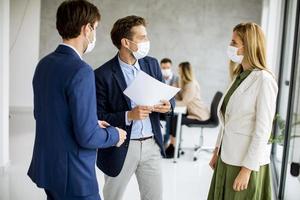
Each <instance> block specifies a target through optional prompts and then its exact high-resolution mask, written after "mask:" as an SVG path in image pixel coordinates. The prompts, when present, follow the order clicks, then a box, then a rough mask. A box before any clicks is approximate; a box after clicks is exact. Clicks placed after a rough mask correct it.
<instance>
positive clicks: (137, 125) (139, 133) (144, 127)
mask: <svg viewBox="0 0 300 200" xmlns="http://www.w3.org/2000/svg"><path fill="white" fill-rule="evenodd" d="M118 60H119V64H120V66H121V70H122V72H123V75H124V77H125V81H126V84H127V86H128V85H130V84H131V83H132V81H133V80H134V79H135V77H136V75H137V74H138V73H139V71H140V70H141V68H140V65H139V62H138V61H137V62H135V64H134V65H129V64H127V63H125V62H123V61H122V60H121V59H120V57H119V56H118ZM130 102H131V107H132V108H134V107H136V106H137V104H135V103H134V102H133V101H130ZM125 119H126V124H127V125H130V123H131V122H129V121H128V119H127V112H126V114H125ZM132 123H133V124H132V129H131V138H130V139H139V138H144V137H150V136H153V131H152V126H151V121H150V118H149V117H148V118H146V119H144V120H134V121H132Z"/></svg>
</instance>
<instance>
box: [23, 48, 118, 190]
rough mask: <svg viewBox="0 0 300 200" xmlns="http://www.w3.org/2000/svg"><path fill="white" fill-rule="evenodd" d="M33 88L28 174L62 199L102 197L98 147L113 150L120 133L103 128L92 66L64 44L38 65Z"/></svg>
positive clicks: (39, 184) (40, 185) (113, 129)
mask: <svg viewBox="0 0 300 200" xmlns="http://www.w3.org/2000/svg"><path fill="white" fill-rule="evenodd" d="M33 90H34V117H35V120H36V137H35V143H34V150H33V156H32V161H31V164H30V167H29V170H28V175H29V176H30V178H31V179H32V181H33V182H35V183H36V184H37V186H38V187H42V188H46V189H48V190H52V191H56V192H57V193H59V194H62V195H63V194H67V195H74V196H86V195H91V194H95V193H98V183H97V179H96V173H95V162H96V153H97V148H106V147H110V146H114V145H115V144H116V143H117V142H118V140H119V134H118V131H117V130H116V129H115V128H114V127H109V128H107V129H102V128H100V127H99V126H98V118H97V111H96V91H95V76H94V72H93V70H92V68H91V67H90V66H89V65H88V64H87V63H85V62H84V61H83V60H81V59H80V57H79V55H78V54H77V53H76V52H75V51H74V50H73V49H72V48H70V47H67V46H64V45H60V46H58V48H57V49H56V50H55V51H54V52H53V53H51V54H49V55H48V56H46V57H44V58H43V59H42V60H41V61H40V62H39V64H38V65H37V68H36V71H35V74H34V78H33Z"/></svg>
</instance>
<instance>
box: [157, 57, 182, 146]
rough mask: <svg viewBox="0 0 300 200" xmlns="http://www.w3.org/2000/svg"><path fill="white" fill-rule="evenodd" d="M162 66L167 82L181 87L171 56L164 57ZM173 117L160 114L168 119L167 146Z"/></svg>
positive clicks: (162, 118)
mask: <svg viewBox="0 0 300 200" xmlns="http://www.w3.org/2000/svg"><path fill="white" fill-rule="evenodd" d="M160 68H161V73H162V75H163V77H164V80H165V83H166V84H168V85H170V86H173V87H179V86H178V85H179V84H178V76H176V75H175V74H174V73H173V72H172V61H171V59H170V58H163V59H162V60H161V61H160ZM171 119H172V116H171V115H165V114H161V115H160V120H162V121H166V126H165V129H166V132H165V135H164V145H165V146H166V145H167V144H168V142H169V138H170V129H171Z"/></svg>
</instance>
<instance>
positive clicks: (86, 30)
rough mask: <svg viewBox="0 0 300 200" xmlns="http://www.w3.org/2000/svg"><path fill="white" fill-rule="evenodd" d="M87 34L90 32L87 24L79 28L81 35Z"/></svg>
mask: <svg viewBox="0 0 300 200" xmlns="http://www.w3.org/2000/svg"><path fill="white" fill-rule="evenodd" d="M89 32H91V29H90V27H89V24H86V25H83V26H82V27H81V34H82V35H83V36H86V35H87V34H88V33H89Z"/></svg>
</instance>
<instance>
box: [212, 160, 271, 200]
mask: <svg viewBox="0 0 300 200" xmlns="http://www.w3.org/2000/svg"><path fill="white" fill-rule="evenodd" d="M240 170H241V167H237V166H232V165H228V164H226V163H224V162H223V161H222V160H221V158H220V156H219V159H218V161H217V164H216V168H215V170H214V174H213V178H212V181H211V184H210V189H209V194H208V198H207V199H208V200H222V199H223V200H271V199H272V191H271V177H270V169H269V165H268V164H267V165H264V166H261V167H260V169H259V171H258V172H255V171H252V172H251V176H250V180H249V183H248V188H247V189H246V190H243V191H240V192H236V191H234V190H233V183H234V180H235V178H236V177H237V175H238V174H239V172H240Z"/></svg>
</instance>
